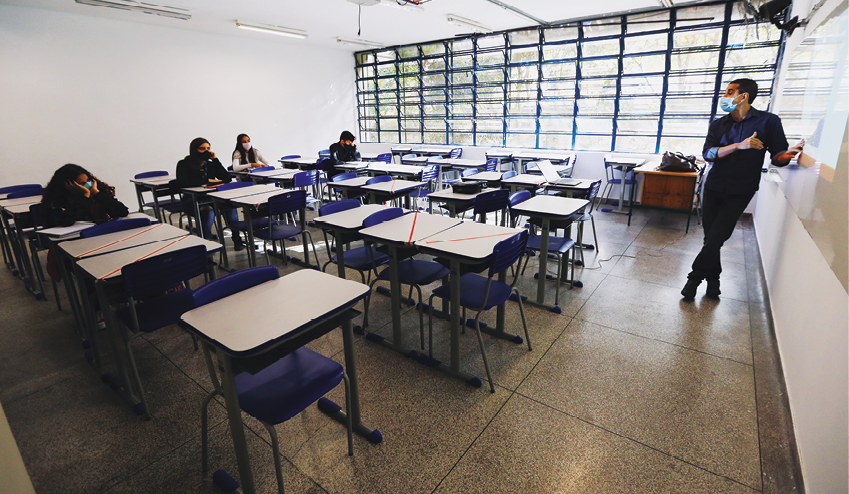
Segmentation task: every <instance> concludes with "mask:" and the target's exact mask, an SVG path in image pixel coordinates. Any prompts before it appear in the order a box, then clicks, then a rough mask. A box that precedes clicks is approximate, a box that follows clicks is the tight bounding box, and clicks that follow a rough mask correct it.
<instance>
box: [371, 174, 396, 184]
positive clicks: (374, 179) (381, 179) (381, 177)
mask: <svg viewBox="0 0 849 494" xmlns="http://www.w3.org/2000/svg"><path fill="white" fill-rule="evenodd" d="M391 181H392V177H391V176H389V175H378V176H376V177H371V178H370V179H368V180H366V185H371V184H379V183H381V182H391Z"/></svg>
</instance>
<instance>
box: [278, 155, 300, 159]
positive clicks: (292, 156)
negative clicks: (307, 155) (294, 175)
mask: <svg viewBox="0 0 849 494" xmlns="http://www.w3.org/2000/svg"><path fill="white" fill-rule="evenodd" d="M300 157H301V155H300V154H287V155H286V156H283V157H282V158H280V159H281V160H294V159H298V158H300Z"/></svg>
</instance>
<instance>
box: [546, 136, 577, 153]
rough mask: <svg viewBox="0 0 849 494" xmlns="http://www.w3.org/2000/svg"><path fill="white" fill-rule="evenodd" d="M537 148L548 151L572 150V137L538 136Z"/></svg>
mask: <svg viewBox="0 0 849 494" xmlns="http://www.w3.org/2000/svg"><path fill="white" fill-rule="evenodd" d="M539 147H541V148H549V149H569V150H571V149H572V135H571V134H570V135H550V134H540V136H539Z"/></svg>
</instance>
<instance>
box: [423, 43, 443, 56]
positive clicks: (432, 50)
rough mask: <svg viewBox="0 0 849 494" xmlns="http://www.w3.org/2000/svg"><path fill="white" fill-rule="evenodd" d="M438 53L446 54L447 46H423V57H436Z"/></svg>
mask: <svg viewBox="0 0 849 494" xmlns="http://www.w3.org/2000/svg"><path fill="white" fill-rule="evenodd" d="M438 53H445V45H443V44H442V43H434V44H432V45H422V55H425V56H427V55H436V54H438Z"/></svg>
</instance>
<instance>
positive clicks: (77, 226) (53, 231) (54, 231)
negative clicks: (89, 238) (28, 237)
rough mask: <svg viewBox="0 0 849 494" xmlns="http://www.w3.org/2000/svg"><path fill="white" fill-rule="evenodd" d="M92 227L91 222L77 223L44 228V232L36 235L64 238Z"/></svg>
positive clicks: (41, 231)
mask: <svg viewBox="0 0 849 494" xmlns="http://www.w3.org/2000/svg"><path fill="white" fill-rule="evenodd" d="M93 226H94V223H93V222H91V221H77V222H75V223H74V224H73V225H71V226H57V227H53V228H45V229H44V230H39V231H38V233H41V234H42V235H49V236H51V237H64V236H65V235H72V234H74V233H79V232H81V231H83V230H85V229H86V228H91V227H93Z"/></svg>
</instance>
